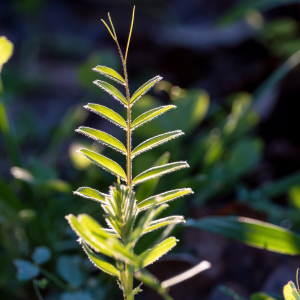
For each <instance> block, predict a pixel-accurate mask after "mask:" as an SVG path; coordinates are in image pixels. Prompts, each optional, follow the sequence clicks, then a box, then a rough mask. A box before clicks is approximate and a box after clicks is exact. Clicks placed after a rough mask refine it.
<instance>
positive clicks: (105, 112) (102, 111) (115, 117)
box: [84, 103, 127, 130]
mask: <svg viewBox="0 0 300 300" xmlns="http://www.w3.org/2000/svg"><path fill="white" fill-rule="evenodd" d="M84 108H86V109H88V110H90V111H92V112H94V113H96V114H97V115H99V116H101V117H103V118H105V119H107V120H108V121H110V122H112V123H114V124H115V125H117V126H119V127H121V128H122V129H124V130H127V123H126V121H125V120H124V119H123V118H122V117H121V116H120V115H119V114H118V113H116V112H114V111H113V110H112V109H110V108H107V107H105V106H103V105H100V104H95V103H89V104H88V105H85V106H84Z"/></svg>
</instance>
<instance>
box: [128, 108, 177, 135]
mask: <svg viewBox="0 0 300 300" xmlns="http://www.w3.org/2000/svg"><path fill="white" fill-rule="evenodd" d="M173 108H176V106H175V105H164V106H160V107H156V108H153V109H150V110H148V111H146V112H145V113H143V114H141V115H140V116H138V117H137V118H136V119H135V120H134V121H133V122H132V124H131V128H132V130H134V129H136V128H138V127H139V126H141V125H144V124H145V123H147V122H149V121H151V120H153V119H155V118H157V117H158V116H160V115H162V114H164V113H165V112H167V111H169V110H170V109H173Z"/></svg>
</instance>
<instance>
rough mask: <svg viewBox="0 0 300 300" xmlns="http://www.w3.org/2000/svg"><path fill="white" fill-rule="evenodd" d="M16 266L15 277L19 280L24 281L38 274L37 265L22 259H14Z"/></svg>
mask: <svg viewBox="0 0 300 300" xmlns="http://www.w3.org/2000/svg"><path fill="white" fill-rule="evenodd" d="M13 262H14V265H15V267H16V268H17V278H18V280H19V281H26V280H30V279H32V278H35V277H36V276H38V275H39V274H40V269H39V267H37V266H35V265H34V264H32V263H31V262H30V261H27V260H24V259H14V261H13Z"/></svg>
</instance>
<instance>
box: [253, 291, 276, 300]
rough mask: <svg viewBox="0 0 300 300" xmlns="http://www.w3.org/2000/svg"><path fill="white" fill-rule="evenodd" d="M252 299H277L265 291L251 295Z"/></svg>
mask: <svg viewBox="0 0 300 300" xmlns="http://www.w3.org/2000/svg"><path fill="white" fill-rule="evenodd" d="M250 300H276V299H275V298H273V297H271V296H270V295H268V294H265V293H255V294H252V295H251V297H250Z"/></svg>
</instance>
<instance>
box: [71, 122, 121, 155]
mask: <svg viewBox="0 0 300 300" xmlns="http://www.w3.org/2000/svg"><path fill="white" fill-rule="evenodd" d="M75 131H76V132H79V133H81V134H84V135H86V136H88V137H90V138H92V139H94V140H95V141H97V142H100V143H102V144H104V145H106V146H108V147H110V148H112V149H114V150H116V151H119V152H121V153H122V154H124V155H126V148H125V146H124V145H123V143H121V142H120V141H119V140H118V139H116V138H115V137H113V136H111V135H110V134H108V133H105V132H103V131H100V130H96V129H93V128H89V127H84V126H81V127H79V128H78V129H77V130H75Z"/></svg>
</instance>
